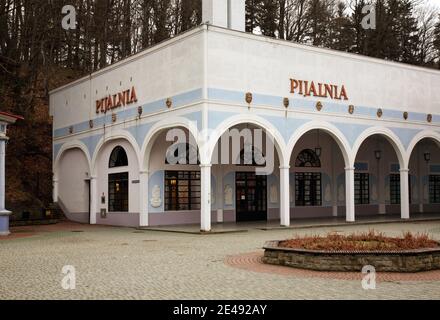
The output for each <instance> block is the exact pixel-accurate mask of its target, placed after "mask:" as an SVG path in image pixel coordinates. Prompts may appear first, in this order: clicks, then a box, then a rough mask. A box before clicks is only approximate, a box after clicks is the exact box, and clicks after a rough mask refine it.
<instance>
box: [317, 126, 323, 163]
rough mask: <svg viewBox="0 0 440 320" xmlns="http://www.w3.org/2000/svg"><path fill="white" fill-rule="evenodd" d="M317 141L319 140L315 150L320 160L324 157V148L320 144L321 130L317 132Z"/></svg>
mask: <svg viewBox="0 0 440 320" xmlns="http://www.w3.org/2000/svg"><path fill="white" fill-rule="evenodd" d="M317 138H318V139H317V140H318V146H317V147H316V148H315V154H316V155H317V156H318V158H321V155H322V148H321V145H320V143H319V130H317Z"/></svg>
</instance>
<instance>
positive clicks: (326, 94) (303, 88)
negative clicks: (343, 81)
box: [290, 79, 348, 101]
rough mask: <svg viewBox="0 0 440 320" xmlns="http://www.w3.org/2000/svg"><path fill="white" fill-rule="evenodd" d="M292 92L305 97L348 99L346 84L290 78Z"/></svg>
mask: <svg viewBox="0 0 440 320" xmlns="http://www.w3.org/2000/svg"><path fill="white" fill-rule="evenodd" d="M290 93H292V94H298V95H301V96H304V97H317V98H329V99H332V100H346V101H347V100H348V94H347V90H346V89H345V86H344V85H342V86H341V87H339V86H337V85H335V84H327V83H316V82H315V81H306V80H297V79H290Z"/></svg>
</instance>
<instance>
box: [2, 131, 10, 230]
mask: <svg viewBox="0 0 440 320" xmlns="http://www.w3.org/2000/svg"><path fill="white" fill-rule="evenodd" d="M6 141H7V138H6V137H0V236H8V235H9V234H10V232H9V216H10V215H11V212H9V211H7V210H6V209H5V154H6Z"/></svg>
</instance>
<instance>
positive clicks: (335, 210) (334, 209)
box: [332, 206, 338, 217]
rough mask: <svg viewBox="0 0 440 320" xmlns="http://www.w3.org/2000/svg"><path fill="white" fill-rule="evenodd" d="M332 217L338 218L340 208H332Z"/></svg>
mask: <svg viewBox="0 0 440 320" xmlns="http://www.w3.org/2000/svg"><path fill="white" fill-rule="evenodd" d="M332 215H333V217H337V216H338V206H332Z"/></svg>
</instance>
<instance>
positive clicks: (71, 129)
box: [69, 126, 73, 134]
mask: <svg viewBox="0 0 440 320" xmlns="http://www.w3.org/2000/svg"><path fill="white" fill-rule="evenodd" d="M69 133H70V134H72V133H73V126H70V127H69Z"/></svg>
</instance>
